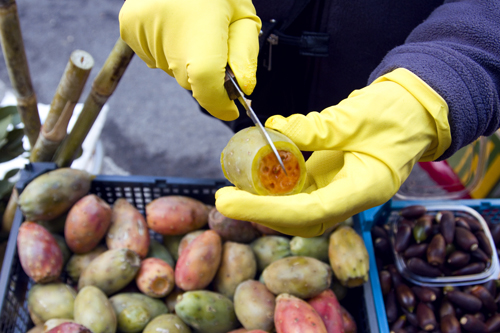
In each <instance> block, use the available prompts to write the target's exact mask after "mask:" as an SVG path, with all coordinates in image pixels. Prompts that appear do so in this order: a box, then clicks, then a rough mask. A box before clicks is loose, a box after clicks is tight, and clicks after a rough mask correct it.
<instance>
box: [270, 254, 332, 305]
mask: <svg viewBox="0 0 500 333" xmlns="http://www.w3.org/2000/svg"><path fill="white" fill-rule="evenodd" d="M262 275H263V278H264V282H265V284H266V287H267V289H269V290H270V291H271V292H272V293H274V294H275V295H279V294H282V293H286V294H291V295H293V296H296V297H299V298H304V299H305V298H310V297H314V296H316V295H318V294H319V293H321V292H322V291H323V290H326V289H328V288H329V287H330V284H331V282H332V270H331V268H330V267H329V266H328V265H327V264H326V263H324V262H322V261H319V260H318V259H315V258H311V257H303V256H292V257H287V258H282V259H279V260H276V261H275V262H273V263H271V264H270V265H269V266H267V267H266V269H265V270H264V272H263V273H262Z"/></svg>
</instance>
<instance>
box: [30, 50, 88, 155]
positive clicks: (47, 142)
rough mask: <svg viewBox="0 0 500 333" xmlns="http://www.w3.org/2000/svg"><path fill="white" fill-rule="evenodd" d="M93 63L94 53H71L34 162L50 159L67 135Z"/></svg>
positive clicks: (35, 150)
mask: <svg viewBox="0 0 500 333" xmlns="http://www.w3.org/2000/svg"><path fill="white" fill-rule="evenodd" d="M93 66H94V59H93V58H92V56H91V55H90V54H89V53H87V52H85V51H82V50H75V51H73V53H71V56H70V58H69V61H68V64H67V65H66V68H65V70H64V73H63V76H62V78H61V81H60V82H59V85H58V86H57V90H56V93H55V95H54V98H53V99H52V103H51V104H50V110H49V113H48V114H47V118H46V120H45V122H44V123H43V125H42V129H41V131H40V135H39V136H38V140H37V141H36V144H35V146H34V147H33V149H32V151H31V156H30V161H31V162H48V161H51V160H52V157H53V156H54V153H55V152H56V150H57V148H58V147H59V145H60V144H61V141H62V140H63V139H64V138H65V136H66V133H67V130H68V124H69V121H70V119H71V116H72V115H73V110H74V109H75V105H76V103H78V100H79V99H80V95H81V94H82V91H83V88H84V86H85V83H86V82H87V79H88V77H89V74H90V71H91V69H92V67H93Z"/></svg>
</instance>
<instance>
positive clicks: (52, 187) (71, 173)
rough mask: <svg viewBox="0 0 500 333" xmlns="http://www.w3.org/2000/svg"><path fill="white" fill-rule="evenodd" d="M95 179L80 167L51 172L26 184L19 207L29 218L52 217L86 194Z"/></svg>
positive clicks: (35, 219)
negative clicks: (79, 168)
mask: <svg viewBox="0 0 500 333" xmlns="http://www.w3.org/2000/svg"><path fill="white" fill-rule="evenodd" d="M94 178H95V177H94V176H93V175H91V174H90V173H88V172H86V171H84V170H78V169H71V168H60V169H56V170H53V171H49V172H47V173H44V174H43V175H40V176H38V177H36V178H35V179H33V180H32V181H31V182H30V183H29V184H28V185H27V186H26V188H25V189H24V191H23V192H22V193H21V194H20V195H19V201H18V204H19V208H20V209H21V211H22V212H23V215H24V216H25V217H26V220H29V221H40V220H52V219H53V218H55V217H57V216H59V215H61V214H63V213H65V212H66V211H68V210H69V209H70V208H71V207H72V206H73V205H74V204H75V203H76V202H77V201H78V200H79V199H80V198H82V197H83V196H84V195H86V194H87V193H88V192H89V190H90V184H91V182H92V179H94Z"/></svg>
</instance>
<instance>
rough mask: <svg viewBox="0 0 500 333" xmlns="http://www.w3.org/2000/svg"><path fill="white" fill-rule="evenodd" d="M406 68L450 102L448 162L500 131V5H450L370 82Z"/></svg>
mask: <svg viewBox="0 0 500 333" xmlns="http://www.w3.org/2000/svg"><path fill="white" fill-rule="evenodd" d="M396 68H406V69H408V70H410V71H411V72H413V73H414V74H416V75H417V76H419V77H420V78H421V79H422V80H424V81H425V82H426V83H427V84H429V85H430V86H431V87H432V88H433V89H434V90H435V91H436V92H437V93H438V94H440V95H441V96H442V97H443V98H444V100H445V101H446V102H447V103H448V107H449V115H448V120H449V123H450V128H451V135H452V143H451V146H450V147H449V148H448V149H447V150H446V151H445V152H444V154H443V155H442V156H441V157H440V158H439V159H440V160H443V159H446V158H448V157H450V156H451V155H453V153H455V152H456V151H457V150H458V149H460V148H462V147H463V146H465V145H467V144H469V143H471V142H473V141H474V140H476V139H477V138H479V137H480V136H488V135H491V134H492V133H494V131H495V130H497V129H498V128H499V126H500V100H499V92H500V1H498V0H462V1H446V2H445V3H444V4H443V5H442V6H440V7H438V8H437V9H436V10H434V11H433V12H432V14H431V15H430V16H429V17H428V18H427V19H426V20H425V21H424V22H423V23H421V24H420V25H419V26H417V27H416V28H415V29H414V30H413V31H412V33H411V34H410V35H409V36H408V38H407V40H406V41H405V43H404V44H403V45H401V46H398V47H396V48H394V49H393V50H391V51H390V52H389V53H388V54H387V55H386V56H385V58H384V59H383V61H382V62H381V63H380V65H379V66H378V67H377V68H376V69H375V70H374V71H373V72H372V74H371V75H370V79H369V83H370V82H372V81H373V80H375V79H376V78H377V77H379V76H381V75H384V74H385V73H388V72H390V71H392V70H394V69H396Z"/></svg>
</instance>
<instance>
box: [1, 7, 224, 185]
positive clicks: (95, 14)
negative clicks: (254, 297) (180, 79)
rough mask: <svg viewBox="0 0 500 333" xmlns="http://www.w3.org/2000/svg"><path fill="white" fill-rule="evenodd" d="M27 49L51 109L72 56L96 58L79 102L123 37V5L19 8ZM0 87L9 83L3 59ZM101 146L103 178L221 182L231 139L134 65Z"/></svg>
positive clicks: (164, 78) (173, 87) (167, 84)
mask: <svg viewBox="0 0 500 333" xmlns="http://www.w3.org/2000/svg"><path fill="white" fill-rule="evenodd" d="M16 3H17V7H18V13H19V17H20V22H21V30H22V34H23V40H24V47H25V50H26V55H27V58H28V64H29V68H30V73H31V79H32V82H33V86H34V89H35V92H36V94H37V100H38V102H39V103H44V104H50V102H51V101H52V98H53V96H54V93H55V91H56V88H57V85H58V84H59V80H60V79H61V76H62V74H63V71H64V68H65V67H66V64H67V62H68V59H69V57H70V55H71V53H72V52H73V51H74V50H77V49H80V50H84V51H86V52H88V53H90V54H91V55H92V57H93V58H94V62H95V64H94V67H93V69H92V71H91V73H90V76H89V79H88V81H87V84H86V87H85V89H84V91H83V93H82V97H81V99H80V102H82V103H83V102H84V101H85V98H86V97H87V95H88V93H89V91H90V87H91V84H92V81H93V79H94V78H95V76H96V74H97V73H98V72H99V70H100V68H101V67H102V65H103V64H104V62H105V61H106V59H107V57H108V55H109V53H110V51H111V49H112V48H113V46H114V44H115V43H116V41H117V39H118V38H119V36H120V33H119V22H118V13H119V10H120V8H121V5H122V4H123V0H100V1H97V0H73V1H64V0H44V1H39V0H17V1H16ZM0 58H1V59H0V81H3V82H4V83H5V85H6V86H7V88H9V87H10V80H9V77H8V73H7V69H6V67H5V60H4V57H3V54H0ZM107 105H108V107H109V109H108V112H107V117H106V121H105V124H104V127H103V129H102V133H101V136H100V141H101V142H102V146H103V148H104V159H103V164H102V168H101V173H102V174H127V175H151V176H175V177H190V178H221V177H223V174H222V170H221V167H220V162H219V158H220V153H221V151H222V149H223V148H224V147H225V145H226V143H227V142H228V140H229V139H230V138H231V136H232V134H233V133H232V132H231V130H229V129H228V128H227V127H226V126H225V125H224V124H223V123H222V122H220V121H219V120H217V119H216V118H213V117H210V116H207V115H205V114H203V113H201V112H200V111H199V109H198V105H197V103H196V102H195V100H194V99H193V98H192V97H191V94H190V92H188V91H186V90H185V89H183V88H181V87H180V86H179V85H178V84H177V82H176V81H175V79H173V78H172V77H170V76H168V75H167V74H166V73H165V72H163V71H161V70H159V69H150V68H148V67H147V66H146V65H145V63H144V62H143V61H142V60H141V59H140V58H139V57H137V56H134V57H133V58H132V61H131V63H130V64H129V66H128V68H127V69H126V71H125V74H124V75H123V77H122V79H121V81H120V83H119V84H118V86H117V88H116V90H115V92H114V93H113V95H112V96H111V97H110V98H109V99H108V102H107Z"/></svg>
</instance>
